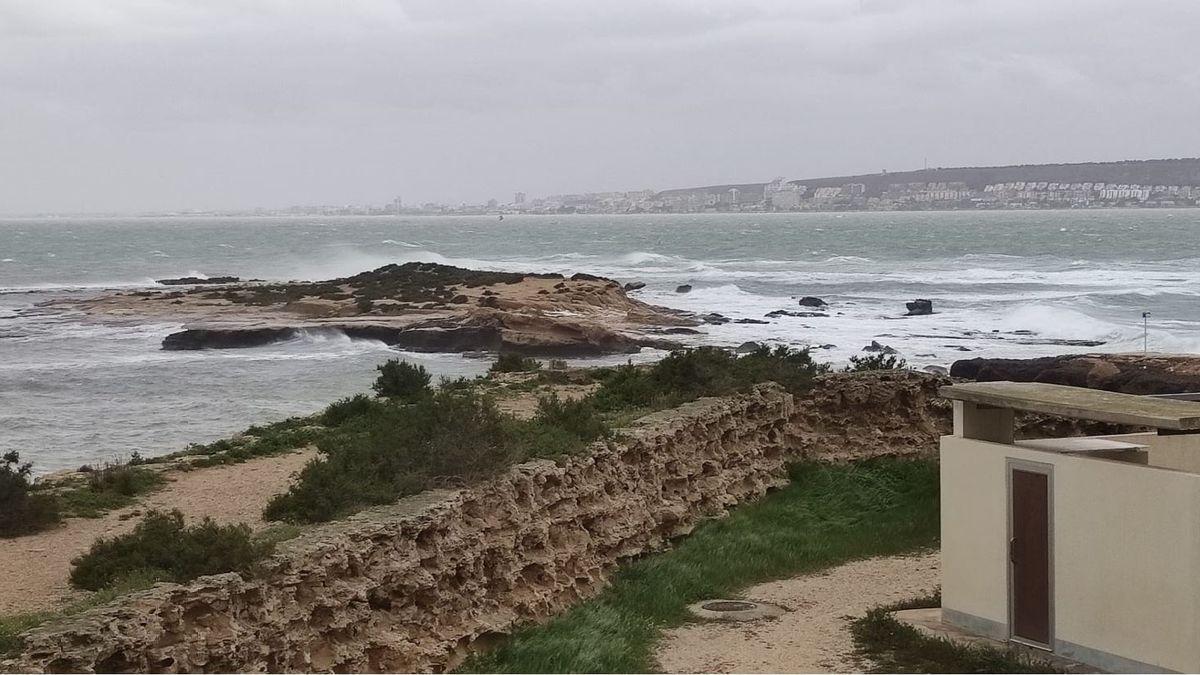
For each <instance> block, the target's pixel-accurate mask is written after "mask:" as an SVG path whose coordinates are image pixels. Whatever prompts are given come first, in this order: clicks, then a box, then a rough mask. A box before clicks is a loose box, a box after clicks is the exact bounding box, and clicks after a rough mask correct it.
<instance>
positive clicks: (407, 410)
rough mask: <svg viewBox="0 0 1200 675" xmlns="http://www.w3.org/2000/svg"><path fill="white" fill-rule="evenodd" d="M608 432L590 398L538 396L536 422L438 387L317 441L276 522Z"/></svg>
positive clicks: (274, 509)
mask: <svg viewBox="0 0 1200 675" xmlns="http://www.w3.org/2000/svg"><path fill="white" fill-rule="evenodd" d="M606 434H607V428H606V427H605V425H604V423H603V421H602V420H601V419H600V418H599V417H598V416H597V414H596V411H595V409H594V407H593V406H592V404H591V402H590V401H586V400H585V401H574V402H572V401H566V402H564V401H560V400H558V399H557V398H554V397H551V398H548V399H544V400H543V401H541V402H539V405H538V411H537V413H536V414H535V416H534V418H533V419H531V420H518V419H516V418H514V417H512V416H511V415H507V414H505V413H502V412H500V410H499V409H498V408H497V407H496V404H495V402H494V401H493V400H492V399H491V398H490V397H488V396H486V395H484V394H482V393H480V392H479V391H477V390H476V389H474V388H461V387H457V386H455V387H451V388H440V389H438V390H437V391H436V392H434V393H433V394H432V395H430V396H427V397H425V398H422V399H420V400H418V401H416V402H415V403H412V404H409V405H396V404H393V403H386V402H385V403H380V404H378V405H377V406H374V407H372V408H371V409H369V411H368V412H366V413H365V414H363V415H362V416H360V417H355V418H352V419H351V420H350V421H348V422H346V423H344V424H343V425H342V426H341V427H339V430H338V432H337V433H332V434H330V435H328V436H327V437H326V438H324V439H322V440H321V441H319V442H318V443H317V448H318V449H319V450H320V453H321V455H320V457H318V458H317V459H314V460H313V461H311V462H309V464H308V465H307V466H305V467H304V469H303V470H301V472H300V475H299V477H298V478H297V480H296V482H295V483H294V484H293V485H292V487H291V488H290V489H289V490H288V491H287V492H285V493H283V494H281V495H277V496H276V497H275V498H273V499H272V500H271V502H270V503H269V504H268V505H267V508H266V510H265V512H264V513H265V516H266V518H267V519H268V520H284V521H290V522H321V521H326V520H330V519H332V518H336V517H338V516H341V515H344V514H346V513H350V512H353V511H356V510H358V509H362V508H366V507H369V506H373V505H378V504H387V503H391V502H393V501H395V500H396V499H398V498H400V497H403V496H406V495H410V494H415V493H417V492H420V491H422V490H425V489H428V488H430V487H432V486H435V485H447V484H449V485H453V484H460V483H463V482H467V481H473V480H479V479H482V478H488V477H491V476H494V475H496V474H497V473H499V472H500V471H502V470H503V469H504V468H506V467H508V466H509V465H511V464H513V463H516V462H520V461H523V460H526V459H529V458H532V457H553V456H558V455H562V454H566V453H569V452H574V451H576V450H577V449H579V448H581V447H583V446H584V445H586V444H587V443H588V442H590V441H592V440H594V439H596V438H599V437H601V436H604V435H606Z"/></svg>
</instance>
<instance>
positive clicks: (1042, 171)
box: [658, 157, 1200, 200]
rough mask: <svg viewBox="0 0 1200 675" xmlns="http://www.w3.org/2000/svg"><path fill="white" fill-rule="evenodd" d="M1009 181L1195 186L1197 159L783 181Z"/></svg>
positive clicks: (874, 185) (1199, 176) (721, 188)
mask: <svg viewBox="0 0 1200 675" xmlns="http://www.w3.org/2000/svg"><path fill="white" fill-rule="evenodd" d="M1013 181H1026V182H1028V181H1048V182H1049V181H1053V182H1059V183H1063V182H1065V183H1085V182H1092V183H1095V182H1103V183H1138V184H1141V185H1200V158H1196V157H1189V158H1183V159H1137V160H1125V161H1121V162H1085V163H1081V164H1018V165H1013V166H970V167H954V168H944V167H938V168H934V169H919V170H916V171H898V172H895V173H892V172H886V173H871V174H860V175H857V176H830V177H825V178H805V179H800V180H793V181H788V182H789V183H792V184H795V185H805V186H807V187H808V188H810V189H811V188H818V187H835V186H840V185H844V184H846V183H862V184H863V185H865V186H866V196H878V195H879V194H880V193H882V192H883V191H884V190H886V189H887V186H888V185H891V184H893V183H929V182H962V183H966V184H967V187H968V188H970V189H973V190H979V189H982V188H983V187H984V186H986V185H988V184H991V183H1008V182H1013ZM764 185H766V183H742V184H738V185H732V184H731V185H711V186H707V187H696V188H679V189H675V190H664V191H663V192H660V193H658V196H659V197H671V196H685V195H687V194H719V193H726V192H728V191H729V189H730V188H737V189H738V191H739V192H740V193H741V194H740V195H739V196H740V197H741V198H742V199H743V200H745V199H754V198H755V197H754V195H758V197H759V198H761V196H762V191H763V186H764Z"/></svg>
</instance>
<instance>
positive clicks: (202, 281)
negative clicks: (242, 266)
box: [155, 276, 241, 286]
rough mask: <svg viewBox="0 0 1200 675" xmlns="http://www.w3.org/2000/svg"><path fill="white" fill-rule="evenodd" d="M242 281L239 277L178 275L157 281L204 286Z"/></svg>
mask: <svg viewBox="0 0 1200 675" xmlns="http://www.w3.org/2000/svg"><path fill="white" fill-rule="evenodd" d="M239 281H241V279H240V278H238V277H228V276H225V277H176V278H174V279H159V280H158V281H156V282H155V283H158V284H162V285H163V286H204V285H215V284H236V283H237V282H239Z"/></svg>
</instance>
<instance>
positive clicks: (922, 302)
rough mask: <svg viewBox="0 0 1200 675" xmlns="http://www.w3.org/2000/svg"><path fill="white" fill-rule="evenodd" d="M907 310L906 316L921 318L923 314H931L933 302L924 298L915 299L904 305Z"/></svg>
mask: <svg viewBox="0 0 1200 675" xmlns="http://www.w3.org/2000/svg"><path fill="white" fill-rule="evenodd" d="M904 306H905V307H906V308H907V309H908V313H907V316H923V315H925V314H933V301H932V300H926V299H924V298H917V299H916V300H913V301H912V302H906V303H904Z"/></svg>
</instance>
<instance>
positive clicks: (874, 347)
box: [862, 340, 896, 354]
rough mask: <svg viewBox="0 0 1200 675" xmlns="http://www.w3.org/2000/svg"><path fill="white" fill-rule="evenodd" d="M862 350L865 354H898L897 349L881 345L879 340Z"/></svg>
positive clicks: (873, 341) (872, 341)
mask: <svg viewBox="0 0 1200 675" xmlns="http://www.w3.org/2000/svg"><path fill="white" fill-rule="evenodd" d="M862 350H863V351H864V352H872V353H875V354H895V353H896V350H895V349H893V348H891V347H889V346H888V345H884V344H879V342H878V341H877V340H871V344H869V345H867V346H866V347H863V348H862Z"/></svg>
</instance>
